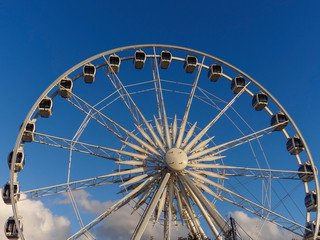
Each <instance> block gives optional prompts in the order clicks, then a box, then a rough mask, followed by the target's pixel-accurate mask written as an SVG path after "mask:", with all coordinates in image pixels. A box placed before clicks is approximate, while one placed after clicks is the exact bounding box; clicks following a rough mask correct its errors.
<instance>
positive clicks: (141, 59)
mask: <svg viewBox="0 0 320 240" xmlns="http://www.w3.org/2000/svg"><path fill="white" fill-rule="evenodd" d="M146 58H147V56H146V53H145V52H144V51H142V50H137V51H136V52H135V53H134V60H133V65H134V67H135V68H136V69H142V68H143V67H144V63H145V61H146Z"/></svg>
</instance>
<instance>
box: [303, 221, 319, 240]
mask: <svg viewBox="0 0 320 240" xmlns="http://www.w3.org/2000/svg"><path fill="white" fill-rule="evenodd" d="M315 229H316V221H310V222H307V224H306V229H305V233H304V239H305V240H309V239H310V240H311V239H320V231H319V232H318V236H317V237H316V238H314V237H315V236H314V232H315ZM319 230H320V229H319Z"/></svg>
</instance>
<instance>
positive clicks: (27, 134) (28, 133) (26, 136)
mask: <svg viewBox="0 0 320 240" xmlns="http://www.w3.org/2000/svg"><path fill="white" fill-rule="evenodd" d="M35 130H36V124H35V121H30V122H28V123H27V125H26V128H25V129H24V132H23V134H22V141H23V142H32V141H33V139H34V134H33V133H34V132H35Z"/></svg>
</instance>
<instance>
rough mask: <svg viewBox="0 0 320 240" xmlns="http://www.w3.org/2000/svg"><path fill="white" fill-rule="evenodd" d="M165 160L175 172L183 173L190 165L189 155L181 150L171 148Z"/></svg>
mask: <svg viewBox="0 0 320 240" xmlns="http://www.w3.org/2000/svg"><path fill="white" fill-rule="evenodd" d="M165 160H166V164H167V166H168V167H169V168H170V169H171V170H174V171H181V170H183V169H185V168H186V166H187V165H188V156H187V154H186V153H185V152H184V151H183V150H182V149H179V148H171V149H169V150H168V152H166V155H165Z"/></svg>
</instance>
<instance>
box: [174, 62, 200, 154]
mask: <svg viewBox="0 0 320 240" xmlns="http://www.w3.org/2000/svg"><path fill="white" fill-rule="evenodd" d="M204 59H205V57H204V56H203V58H202V62H201V64H200V65H199V66H198V71H197V74H196V77H195V80H194V82H193V86H192V90H191V92H190V95H189V100H188V103H187V107H186V110H185V112H184V116H183V119H182V122H181V126H180V129H179V133H178V137H177V141H176V142H175V144H174V147H175V148H179V147H180V145H181V142H182V138H183V135H184V131H185V128H186V124H187V121H188V116H189V112H190V108H191V104H192V101H193V97H194V93H195V91H196V88H197V85H198V80H199V77H200V73H201V70H202V66H203V62H204Z"/></svg>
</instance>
